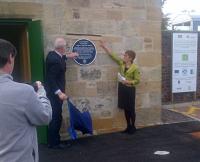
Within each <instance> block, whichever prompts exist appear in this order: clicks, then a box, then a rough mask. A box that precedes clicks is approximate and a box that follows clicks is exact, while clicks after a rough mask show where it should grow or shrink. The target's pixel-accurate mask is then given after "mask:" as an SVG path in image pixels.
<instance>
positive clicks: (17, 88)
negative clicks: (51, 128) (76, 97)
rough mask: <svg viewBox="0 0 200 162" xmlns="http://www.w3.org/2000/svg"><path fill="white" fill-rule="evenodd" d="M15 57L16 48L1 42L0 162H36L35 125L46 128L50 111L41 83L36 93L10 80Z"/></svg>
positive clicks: (28, 86) (50, 116)
mask: <svg viewBox="0 0 200 162" xmlns="http://www.w3.org/2000/svg"><path fill="white" fill-rule="evenodd" d="M16 55H17V51H16V48H15V47H14V46H13V45H12V44H11V43H10V42H8V41H6V40H3V39H0V139H1V140H0V161H1V162H38V161H39V157H38V143H37V132H36V126H39V125H48V123H49V122H50V120H51V118H52V108H51V104H50V102H49V100H48V98H47V97H46V93H45V90H44V88H43V86H42V84H41V82H39V81H38V82H36V83H37V86H38V91H37V93H36V92H35V91H34V89H33V87H32V86H30V85H27V84H23V83H18V82H15V81H13V78H12V76H11V73H12V71H13V67H14V60H15V56H16Z"/></svg>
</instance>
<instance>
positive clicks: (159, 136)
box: [39, 110, 200, 162]
mask: <svg viewBox="0 0 200 162" xmlns="http://www.w3.org/2000/svg"><path fill="white" fill-rule="evenodd" d="M166 112H167V113H168V115H169V114H170V117H172V116H174V117H172V120H175V121H176V120H177V119H181V120H185V119H188V120H189V118H187V117H186V118H185V117H184V116H181V115H180V114H177V113H175V112H172V114H171V113H170V112H168V111H167V110H166ZM175 116H176V117H175ZM169 120H171V119H168V121H169ZM190 120H191V119H190ZM166 121H167V120H166ZM199 131H200V122H198V121H187V122H182V123H174V124H164V125H160V126H153V127H146V128H142V129H139V130H138V131H137V132H136V133H135V134H134V135H126V134H122V133H120V132H116V133H111V134H105V135H99V136H91V137H86V138H82V139H78V140H76V141H74V142H72V147H71V148H68V149H65V150H60V151H59V150H49V149H48V148H46V146H45V145H40V146H39V152H40V162H200V137H199V134H200V133H199ZM192 133H193V135H192ZM67 142H70V141H67ZM155 151H168V152H169V154H168V155H155V154H154V152H155Z"/></svg>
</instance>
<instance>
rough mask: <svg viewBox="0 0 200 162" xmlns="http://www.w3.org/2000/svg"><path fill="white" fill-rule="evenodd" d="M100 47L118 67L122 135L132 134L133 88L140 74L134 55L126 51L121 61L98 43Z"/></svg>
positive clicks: (133, 120) (133, 129) (133, 112)
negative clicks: (122, 113)
mask: <svg viewBox="0 0 200 162" xmlns="http://www.w3.org/2000/svg"><path fill="white" fill-rule="evenodd" d="M100 46H101V47H102V48H103V49H104V51H105V52H106V53H107V54H109V56H110V57H111V58H112V59H113V60H114V61H115V62H116V63H117V64H118V65H119V68H120V72H119V73H118V80H119V83H118V107H119V108H121V109H124V114H125V118H126V122H127V128H126V129H125V130H124V131H123V133H128V134H133V133H135V131H136V127H135V117H136V115H135V93H136V92H135V86H136V85H137V84H138V83H139V81H140V72H139V70H138V67H137V66H136V65H135V64H134V63H133V61H134V59H135V57H136V54H135V52H134V51H132V50H127V51H126V52H125V53H124V54H123V59H121V58H120V57H119V56H118V55H117V54H116V53H114V52H112V51H111V50H110V49H109V48H108V47H106V46H105V44H104V42H103V41H100Z"/></svg>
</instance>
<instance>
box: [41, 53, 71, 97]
mask: <svg viewBox="0 0 200 162" xmlns="http://www.w3.org/2000/svg"><path fill="white" fill-rule="evenodd" d="M66 60H67V58H66V57H65V56H63V57H61V56H60V55H58V54H57V53H56V52H55V51H50V52H49V53H48V55H47V58H46V83H45V86H46V91H47V94H48V95H50V96H53V95H54V94H55V92H56V91H57V90H58V89H60V90H61V91H62V92H63V93H64V92H65V71H66V62H65V61H66Z"/></svg>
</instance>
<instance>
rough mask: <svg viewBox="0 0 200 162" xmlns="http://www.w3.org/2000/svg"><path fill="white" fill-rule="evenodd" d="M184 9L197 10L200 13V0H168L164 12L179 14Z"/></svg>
mask: <svg viewBox="0 0 200 162" xmlns="http://www.w3.org/2000/svg"><path fill="white" fill-rule="evenodd" d="M183 10H187V11H191V10H195V11H196V12H197V13H200V0H167V1H166V2H165V5H164V8H163V12H164V13H165V14H166V13H173V14H178V13H180V12H181V11H183Z"/></svg>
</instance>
